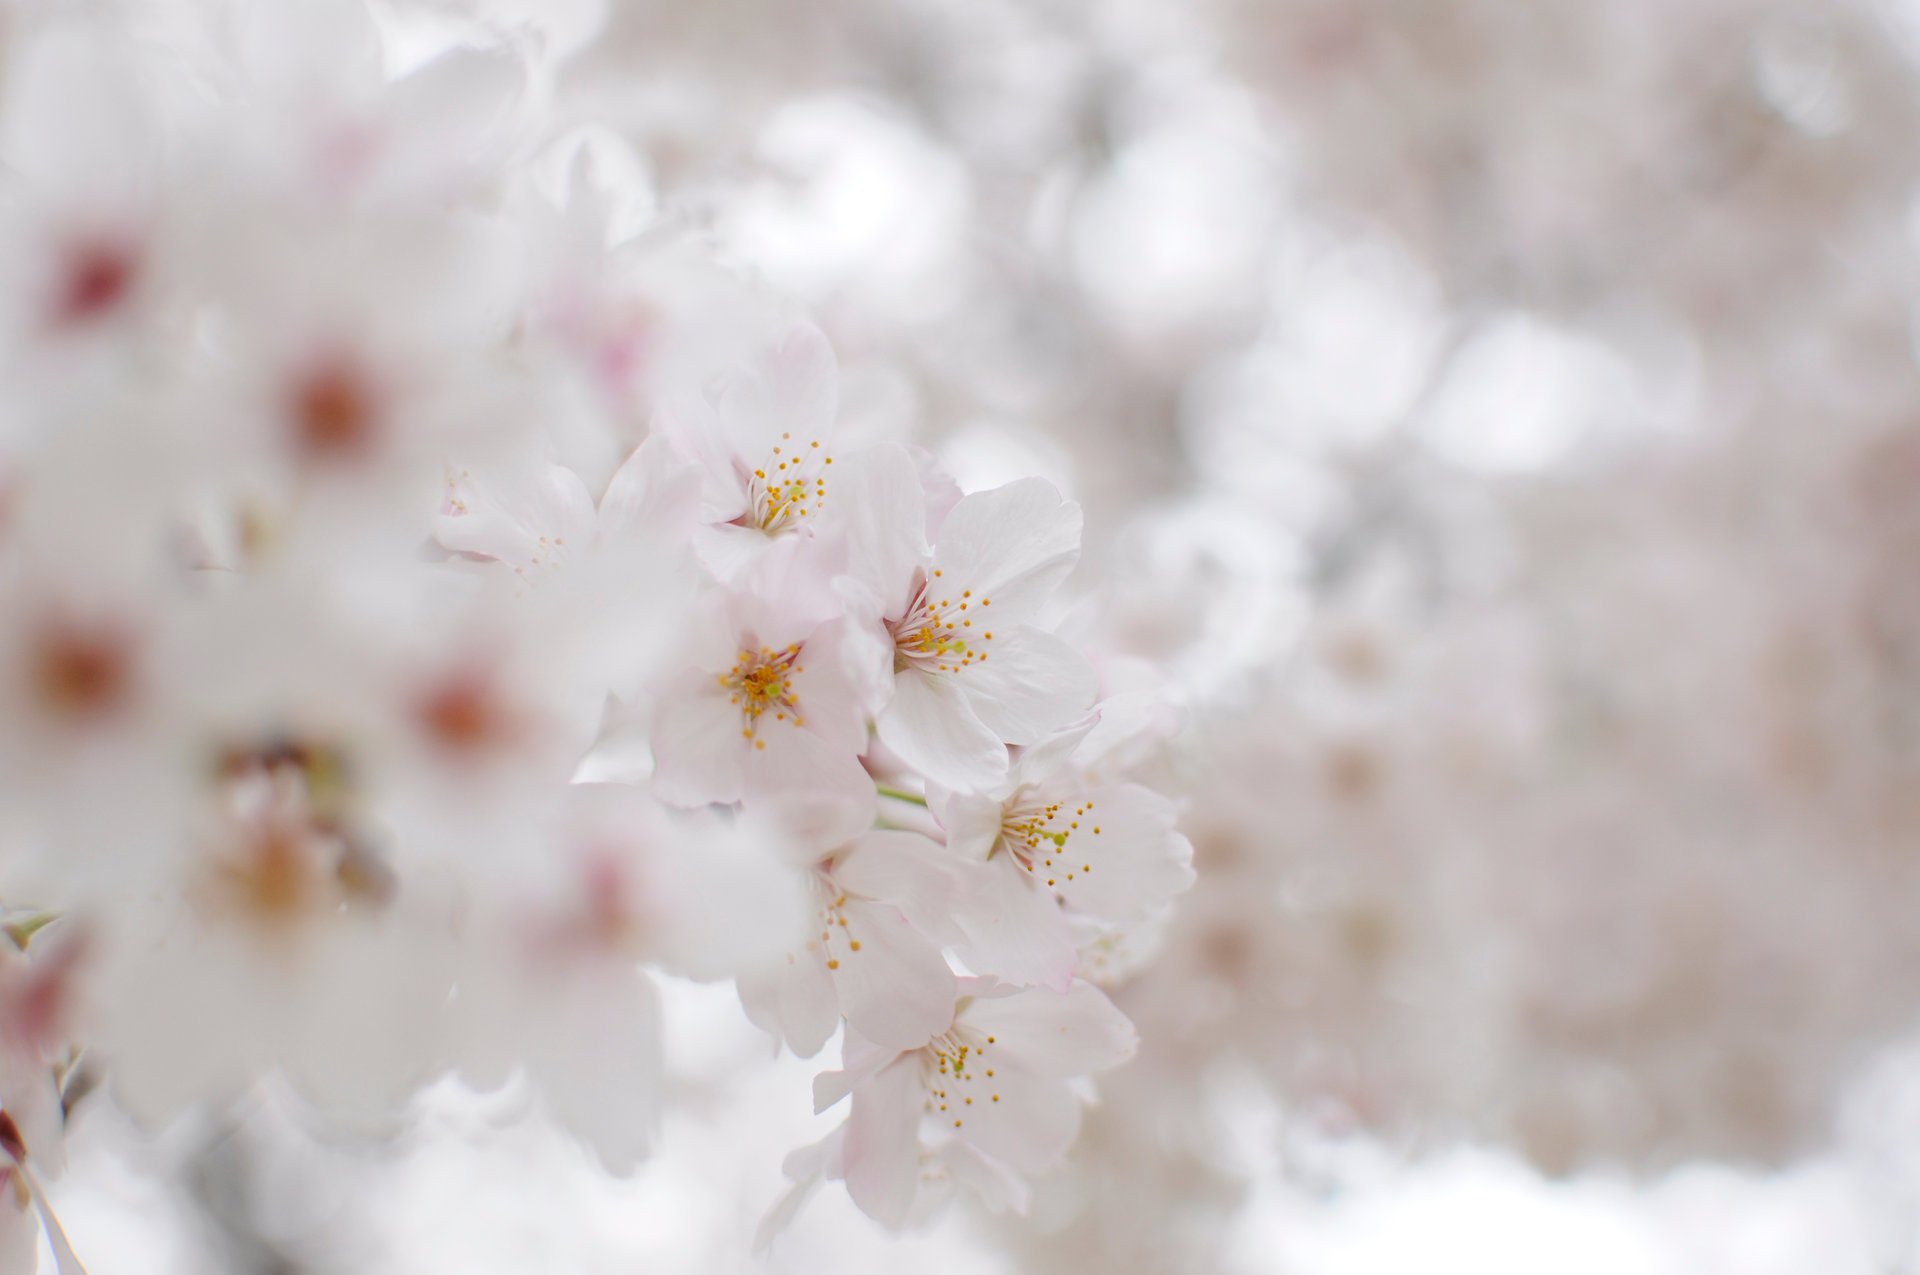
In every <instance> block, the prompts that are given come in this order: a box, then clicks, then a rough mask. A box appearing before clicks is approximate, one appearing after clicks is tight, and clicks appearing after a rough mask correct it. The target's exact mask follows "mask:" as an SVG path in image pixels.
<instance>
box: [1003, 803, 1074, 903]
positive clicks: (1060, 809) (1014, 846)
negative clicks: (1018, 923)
mask: <svg viewBox="0 0 1920 1275" xmlns="http://www.w3.org/2000/svg"><path fill="white" fill-rule="evenodd" d="M1092 814H1093V799H1092V798H1088V799H1087V800H1086V801H1084V802H1082V803H1080V804H1078V805H1075V806H1068V805H1067V803H1066V802H1065V801H1045V800H1026V801H1021V800H1019V799H1017V798H1016V799H1015V800H1014V801H1013V802H1010V803H1008V805H1007V807H1006V810H1005V812H1004V813H1003V814H1002V815H1001V816H1000V837H999V839H998V840H997V841H995V842H994V852H995V853H1005V854H1009V855H1011V856H1013V859H1014V862H1016V863H1018V864H1019V865H1020V866H1021V867H1023V868H1025V869H1026V870H1027V871H1028V872H1031V873H1033V874H1034V875H1035V876H1037V877H1043V878H1044V879H1045V880H1046V883H1047V884H1048V885H1050V886H1053V885H1058V884H1059V883H1060V882H1061V881H1063V880H1065V881H1071V880H1073V879H1074V877H1076V876H1078V875H1081V874H1083V873H1088V872H1092V871H1093V863H1092V860H1091V856H1090V855H1086V854H1084V853H1082V852H1079V851H1077V850H1076V848H1075V847H1074V846H1073V845H1072V842H1073V840H1074V838H1075V837H1076V836H1078V835H1079V834H1081V833H1083V832H1084V833H1089V834H1091V835H1093V836H1096V837H1097V836H1099V835H1100V825H1099V824H1097V823H1094V822H1093V821H1092V818H1091V816H1092ZM1083 823H1084V824H1085V825H1086V826H1085V827H1082V824H1083ZM1083 845H1084V843H1083Z"/></svg>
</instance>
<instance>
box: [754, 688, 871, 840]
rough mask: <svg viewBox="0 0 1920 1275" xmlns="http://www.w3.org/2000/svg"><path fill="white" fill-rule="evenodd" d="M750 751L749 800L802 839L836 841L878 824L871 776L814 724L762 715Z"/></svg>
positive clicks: (857, 761)
mask: <svg viewBox="0 0 1920 1275" xmlns="http://www.w3.org/2000/svg"><path fill="white" fill-rule="evenodd" d="M735 733H736V734H738V731H736V732H735ZM763 745H764V747H763ZM745 756H746V759H747V760H746V784H745V790H746V793H747V796H748V798H749V800H750V801H751V802H753V803H755V805H756V806H758V808H760V809H763V810H767V811H769V812H771V813H774V814H776V815H777V817H778V818H779V819H780V821H781V822H782V823H783V824H785V826H786V827H787V828H788V829H789V830H790V831H791V832H792V833H793V834H794V835H795V836H797V837H799V838H801V839H802V840H804V841H808V842H811V843H814V844H818V845H832V844H835V843H838V842H844V841H846V840H848V839H849V838H851V837H855V836H858V835H859V834H860V833H861V832H863V831H865V830H866V829H868V828H870V827H872V826H873V813H874V808H875V806H876V804H877V801H878V796H877V794H876V792H875V791H874V786H873V778H872V776H870V775H868V774H867V770H866V767H864V766H862V765H861V764H860V759H859V757H857V756H855V755H853V754H851V753H848V752H846V751H844V750H842V749H839V748H835V747H834V746H833V745H832V744H829V743H828V742H827V741H826V740H824V739H822V738H820V736H818V735H816V734H814V733H813V732H812V731H811V730H810V729H808V728H806V727H802V726H795V725H794V724H793V723H792V722H791V721H785V722H777V721H768V720H766V719H765V718H762V719H761V722H760V726H759V729H758V731H757V732H756V734H755V736H754V739H753V741H752V743H751V744H750V745H749V747H748V748H747V749H746V751H745Z"/></svg>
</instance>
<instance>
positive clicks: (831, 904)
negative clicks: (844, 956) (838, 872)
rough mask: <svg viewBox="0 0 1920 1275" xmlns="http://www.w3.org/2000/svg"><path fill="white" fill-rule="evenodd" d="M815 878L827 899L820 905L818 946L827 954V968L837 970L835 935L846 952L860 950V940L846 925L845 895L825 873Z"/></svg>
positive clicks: (838, 959)
mask: <svg viewBox="0 0 1920 1275" xmlns="http://www.w3.org/2000/svg"><path fill="white" fill-rule="evenodd" d="M816 880H817V882H818V885H819V892H820V897H822V898H825V899H826V900H827V902H825V903H823V904H822V905H821V907H820V947H821V950H822V951H824V952H825V953H826V954H827V968H828V969H830V970H837V969H839V968H840V956H839V954H838V953H836V952H835V950H834V941H835V936H836V935H838V936H839V939H840V941H841V942H843V943H844V944H845V951H846V952H847V953H848V954H852V953H854V952H858V951H859V950H860V940H859V939H857V938H855V937H853V934H852V932H851V931H850V930H849V929H848V927H847V896H846V895H845V894H844V893H840V892H839V891H838V890H837V888H836V887H835V886H834V884H833V882H832V881H831V880H830V879H828V878H827V877H826V875H825V874H821V875H820V876H818V877H817V878H816Z"/></svg>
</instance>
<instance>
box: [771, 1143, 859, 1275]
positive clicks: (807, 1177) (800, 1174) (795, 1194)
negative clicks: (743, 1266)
mask: <svg viewBox="0 0 1920 1275" xmlns="http://www.w3.org/2000/svg"><path fill="white" fill-rule="evenodd" d="M846 1136H847V1127H846V1125H844V1124H842V1125H841V1126H840V1127H839V1128H837V1129H835V1130H834V1131H833V1132H832V1133H830V1134H828V1135H827V1136H826V1137H824V1138H822V1139H820V1141H818V1142H810V1143H808V1144H807V1145H806V1146H804V1147H799V1148H797V1149H795V1150H793V1151H790V1152H788V1153H787V1158H786V1159H784V1160H782V1161H781V1162H780V1172H782V1173H784V1174H786V1175H787V1180H788V1181H789V1182H791V1183H793V1186H792V1187H791V1188H790V1189H789V1190H788V1191H787V1193H786V1194H785V1195H782V1196H781V1197H780V1198H779V1199H778V1200H777V1201H775V1202H774V1205H773V1207H772V1208H770V1209H768V1210H767V1215H766V1216H765V1217H763V1218H761V1219H760V1225H759V1226H758V1227H757V1228H756V1229H755V1230H754V1233H753V1252H754V1255H755V1256H756V1257H758V1256H762V1255H764V1254H765V1253H766V1252H767V1250H768V1249H770V1248H772V1247H773V1242H774V1240H776V1239H778V1238H779V1236H780V1233H781V1232H782V1231H785V1230H786V1229H787V1227H789V1226H791V1225H793V1220H794V1218H796V1217H798V1216H799V1215H800V1210H801V1208H802V1207H803V1206H804V1205H805V1204H806V1202H807V1201H808V1200H809V1199H811V1198H812V1197H813V1193H814V1192H815V1191H816V1190H818V1189H819V1187H820V1184H821V1182H823V1181H825V1180H826V1179H827V1178H829V1177H834V1178H837V1177H839V1176H840V1175H841V1168H840V1166H841V1164H842V1162H843V1161H844V1159H845V1155H846V1152H845V1149H844V1148H845V1142H846Z"/></svg>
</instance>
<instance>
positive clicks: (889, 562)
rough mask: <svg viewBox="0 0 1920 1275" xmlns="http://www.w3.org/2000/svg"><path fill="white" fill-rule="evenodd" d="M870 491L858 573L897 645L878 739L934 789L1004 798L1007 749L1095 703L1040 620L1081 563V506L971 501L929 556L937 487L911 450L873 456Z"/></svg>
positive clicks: (982, 495) (1035, 485)
mask: <svg viewBox="0 0 1920 1275" xmlns="http://www.w3.org/2000/svg"><path fill="white" fill-rule="evenodd" d="M859 486H860V493H859V500H858V502H857V505H856V507H855V509H854V510H853V511H852V512H851V513H850V514H849V524H850V525H849V539H850V542H851V553H852V559H851V562H850V571H851V573H852V574H853V576H854V577H855V578H856V579H857V580H859V581H860V582H861V583H862V584H863V585H865V586H866V587H867V588H868V589H870V590H871V591H872V595H873V600H874V602H875V604H876V605H877V607H878V612H879V618H880V620H881V622H882V623H883V624H884V625H885V628H886V630H887V633H888V635H889V636H890V637H891V639H892V647H893V651H892V658H893V698H892V700H891V702H889V703H888V704H887V706H886V708H885V709H884V710H882V712H881V714H880V718H879V722H878V727H879V734H880V740H881V742H882V743H884V744H885V745H886V746H887V747H888V748H889V749H891V750H892V751H893V752H894V753H895V754H896V755H898V756H899V757H900V758H901V759H902V760H904V761H906V762H907V763H908V764H909V765H911V766H913V767H915V768H916V769H918V770H919V771H921V772H922V773H923V774H924V775H925V776H926V778H927V779H928V780H929V781H930V782H932V783H936V784H940V785H942V786H944V787H948V788H953V789H958V790H962V791H979V790H984V789H989V788H992V787H993V786H995V785H996V784H998V783H1000V782H1001V781H1002V780H1004V778H1005V776H1006V773H1007V765H1008V757H1007V746H1008V745H1010V744H1011V745H1029V744H1037V743H1039V742H1041V741H1042V740H1044V739H1046V738H1047V737H1048V736H1049V735H1051V734H1052V733H1053V732H1055V731H1057V730H1059V729H1061V728H1062V727H1064V726H1066V725H1067V724H1069V723H1070V722H1072V721H1074V720H1075V719H1077V718H1079V717H1080V716H1081V715H1082V714H1084V713H1085V712H1086V711H1087V709H1088V708H1089V707H1090V706H1091V705H1092V703H1093V697H1094V694H1095V692H1096V689H1097V682H1096V679H1095V677H1094V673H1093V669H1092V667H1091V666H1090V665H1089V664H1088V663H1087V661H1086V659H1085V658H1084V657H1083V656H1082V655H1081V654H1080V653H1079V652H1078V651H1076V650H1074V649H1073V647H1071V646H1070V645H1068V644H1067V643H1066V642H1064V641H1062V640H1061V639H1060V638H1058V637H1056V636H1054V635H1053V634H1051V633H1048V632H1045V631H1044V630H1042V629H1039V628H1037V627H1035V624H1034V621H1036V620H1037V619H1038V618H1039V613H1040V609H1041V607H1042V606H1043V605H1044V604H1045V603H1046V601H1047V600H1048V598H1049V597H1050V596H1051V595H1052V593H1053V591H1054V589H1055V587H1056V586H1058V585H1059V583H1060V582H1061V581H1062V580H1063V579H1065V578H1066V576H1067V573H1068V572H1070V571H1071V570H1072V569H1073V565H1074V563H1075V562H1076V561H1077V560H1078V558H1079V555H1080V523H1081V518H1080V507H1079V506H1078V505H1075V504H1073V503H1071V502H1069V501H1065V500H1063V499H1061V497H1060V493H1059V492H1058V491H1056V490H1055V489H1054V488H1053V487H1052V485H1051V484H1049V483H1047V482H1046V481H1044V480H1042V479H1038V478H1029V479H1022V480H1020V481H1018V482H1012V483H1008V484H1007V485H1006V486H1004V487H996V488H994V489H993V490H991V491H982V492H975V493H973V494H972V495H969V496H965V497H962V498H961V500H960V502H959V503H958V504H956V505H955V506H954V507H953V510H952V512H950V513H948V514H947V516H946V517H945V518H944V519H943V520H942V521H941V522H940V525H939V527H938V528H937V529H936V530H935V533H934V536H933V544H932V547H931V548H929V547H928V545H927V541H926V528H927V521H928V519H927V508H926V505H927V499H926V495H925V489H924V487H923V485H922V482H921V479H920V475H919V473H918V470H917V469H916V468H915V466H914V465H913V462H912V460H911V458H910V457H909V456H908V455H907V453H906V451H905V450H904V449H902V448H897V447H876V448H874V449H873V451H872V453H870V454H869V455H868V456H867V457H865V458H863V464H862V467H861V482H860V484H859Z"/></svg>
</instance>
